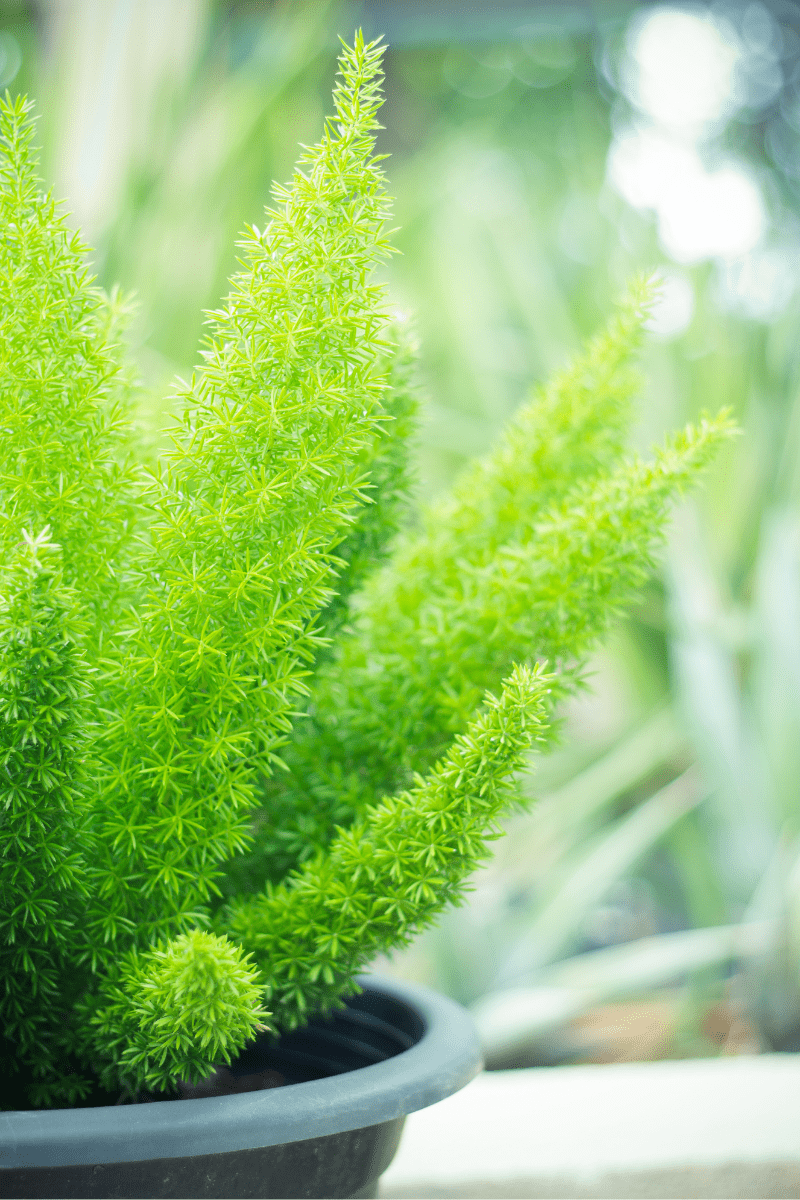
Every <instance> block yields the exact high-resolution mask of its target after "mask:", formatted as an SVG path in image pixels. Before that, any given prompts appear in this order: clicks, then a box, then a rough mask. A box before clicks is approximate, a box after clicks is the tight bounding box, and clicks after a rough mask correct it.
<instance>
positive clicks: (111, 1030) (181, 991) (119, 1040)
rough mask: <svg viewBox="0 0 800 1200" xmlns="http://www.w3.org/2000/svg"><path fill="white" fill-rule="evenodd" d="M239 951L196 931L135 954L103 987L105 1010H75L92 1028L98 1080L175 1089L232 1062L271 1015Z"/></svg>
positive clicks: (85, 1007)
mask: <svg viewBox="0 0 800 1200" xmlns="http://www.w3.org/2000/svg"><path fill="white" fill-rule="evenodd" d="M249 957H250V956H249V955H245V954H244V953H243V951H242V950H241V948H240V947H239V946H234V945H232V944H231V943H230V942H228V941H225V940H223V939H221V938H217V937H215V936H214V935H213V934H211V933H206V932H204V931H203V930H200V929H193V930H191V931H190V932H189V933H185V934H182V935H181V936H180V937H177V938H174V939H173V940H172V941H171V942H168V943H166V944H163V943H159V944H158V945H157V946H156V947H154V948H153V949H151V950H150V951H149V952H148V953H146V954H141V953H139V952H138V951H137V950H135V949H134V950H132V951H130V953H129V954H128V955H127V956H126V961H125V962H124V963H123V964H122V965H121V966H120V967H119V969H118V970H116V971H115V972H113V974H112V975H111V977H110V978H109V979H108V980H106V982H105V984H104V986H103V1001H104V1002H105V1003H104V1007H102V1008H95V1011H92V1008H93V1007H94V1006H91V1005H80V1004H79V1005H78V1011H79V1012H80V1013H81V1015H83V1016H84V1017H85V1018H87V1023H88V1024H89V1025H90V1026H91V1040H92V1041H93V1042H94V1044H95V1047H96V1054H97V1056H98V1058H99V1060H100V1061H103V1062H104V1065H103V1069H102V1071H101V1073H100V1080H101V1083H103V1084H104V1085H105V1086H106V1087H107V1088H109V1089H113V1088H114V1086H115V1085H118V1083H119V1082H122V1083H123V1084H124V1085H125V1086H126V1087H127V1088H128V1089H129V1090H130V1092H131V1093H135V1092H136V1091H138V1090H139V1089H140V1088H148V1089H152V1090H154V1091H170V1090H172V1089H174V1085H175V1081H176V1080H178V1079H182V1080H185V1081H186V1082H188V1083H197V1082H198V1081H199V1080H200V1079H202V1078H203V1077H204V1076H206V1075H207V1074H208V1065H209V1063H213V1062H219V1061H220V1060H228V1059H230V1058H231V1057H232V1056H233V1055H234V1054H235V1053H236V1051H237V1050H239V1049H240V1048H241V1047H242V1046H243V1045H244V1044H245V1043H246V1042H248V1041H250V1040H251V1039H252V1038H253V1037H254V1036H255V1034H256V1033H257V1032H260V1031H264V1030H266V1029H267V1028H268V1026H267V1025H265V1024H264V1021H265V1020H266V1018H267V1017H268V1016H269V1015H270V1014H269V1013H268V1012H267V1010H266V1009H264V1008H263V1007H262V1006H261V1003H260V1001H261V997H262V995H263V991H264V989H263V985H262V983H261V980H260V978H259V975H258V973H257V971H256V970H255V969H254V968H253V967H252V966H250V965H249V963H248V959H249Z"/></svg>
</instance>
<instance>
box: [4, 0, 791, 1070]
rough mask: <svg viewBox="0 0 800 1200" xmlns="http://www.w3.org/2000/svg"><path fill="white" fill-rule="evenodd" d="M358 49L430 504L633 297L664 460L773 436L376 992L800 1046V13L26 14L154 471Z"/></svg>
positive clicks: (611, 1044)
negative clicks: (380, 97)
mask: <svg viewBox="0 0 800 1200" xmlns="http://www.w3.org/2000/svg"><path fill="white" fill-rule="evenodd" d="M358 25H363V27H364V29H365V32H367V33H368V34H370V35H373V36H376V35H379V34H383V35H385V37H386V40H387V42H388V45H389V49H388V53H387V59H386V68H387V81H386V97H387V100H386V105H385V108H384V110H383V120H384V124H385V130H384V132H383V134H382V142H383V145H382V147H381V148H382V149H383V150H385V151H386V152H388V153H390V154H391V159H390V160H389V163H388V172H389V175H390V180H391V190H392V192H393V194H394V195H395V196H396V197H397V203H396V216H397V224H398V226H399V232H398V234H397V244H398V245H399V247H400V249H401V251H402V254H401V255H399V256H397V257H396V258H395V259H394V260H393V261H392V263H391V264H390V266H389V268H388V269H387V279H388V283H389V286H390V290H391V296H392V300H393V303H394V304H395V306H396V307H397V308H398V309H400V310H402V311H405V312H409V313H412V314H413V315H414V320H415V322H416V326H417V330H418V333H419V338H420V345H421V363H420V383H421V387H422V391H423V396H424V404H423V414H424V415H423V424H422V428H421V431H420V436H419V445H418V477H419V489H420V492H421V493H422V494H425V495H430V494H432V493H434V492H435V491H436V490H438V489H440V488H441V487H443V486H445V485H446V484H447V483H448V481H449V480H450V479H452V477H453V475H454V474H455V473H456V472H457V471H458V469H459V467H460V466H461V464H462V463H463V462H464V461H465V460H466V459H467V458H468V457H469V456H470V455H472V454H474V453H480V452H481V451H482V450H483V449H484V448H485V447H486V446H487V445H488V444H489V443H490V442H491V440H492V438H493V437H494V435H495V433H496V431H497V429H498V428H499V426H500V425H501V424H502V422H503V421H504V420H505V418H506V417H507V416H508V415H509V413H511V412H512V411H513V409H514V408H515V406H516V405H517V403H518V402H519V400H520V399H521V398H522V396H523V395H524V394H525V393H526V391H527V390H528V388H529V387H530V386H531V384H532V383H533V382H535V381H536V380H538V379H541V378H542V377H543V376H544V375H546V374H547V373H548V372H549V371H550V370H551V369H552V368H554V367H557V366H559V365H561V364H563V363H564V362H565V360H566V359H568V358H569V356H570V355H571V354H572V353H573V352H574V351H575V350H576V349H577V348H578V347H579V345H580V343H581V341H582V339H583V338H584V337H585V336H586V335H587V334H590V333H591V332H593V331H594V330H595V329H596V328H597V327H598V326H599V325H600V324H602V322H603V321H604V320H605V318H606V316H607V314H608V313H609V311H610V308H611V305H612V304H613V301H614V298H615V297H616V296H618V295H619V293H620V292H621V291H622V289H623V287H624V284H625V281H626V279H628V278H629V277H630V276H631V274H633V273H634V272H636V271H641V270H657V271H658V272H659V273H660V277H661V293H660V299H659V301H658V303H657V304H656V307H655V309H654V313H653V318H652V320H651V323H650V324H651V332H650V334H649V336H648V341H647V345H646V347H645V351H644V354H643V363H642V366H643V375H644V378H645V380H646V382H645V384H644V385H643V389H642V405H641V413H640V420H639V425H638V427H637V429H636V432H635V437H634V442H635V444H636V447H637V448H646V447H647V446H648V445H649V444H650V443H652V442H653V441H654V440H655V439H657V438H658V437H659V436H660V435H661V433H662V432H663V431H664V430H665V429H667V428H669V427H671V426H674V425H675V424H676V423H680V422H683V421H685V420H687V419H691V418H693V417H695V416H696V415H697V414H698V413H699V412H700V411H701V410H702V409H704V408H708V409H711V410H714V409H716V408H717V407H719V406H721V405H730V406H731V407H732V408H733V409H734V412H735V413H736V416H737V418H738V420H739V422H740V423H741V425H742V427H743V430H744V434H743V436H742V437H741V438H740V439H739V440H738V442H737V443H736V444H735V445H733V446H732V447H731V448H730V449H729V450H727V451H726V453H725V455H724V458H723V460H722V461H720V462H719V464H718V466H717V467H716V469H715V470H714V472H713V473H712V475H711V476H710V478H709V481H708V485H707V486H706V488H705V489H704V491H703V492H702V493H701V494H700V495H698V496H696V497H694V498H693V499H692V500H691V501H689V502H687V503H686V504H685V505H684V506H683V507H682V508H681V510H680V512H679V513H678V514H677V515H676V520H675V523H674V530H673V536H672V537H671V540H670V546H669V551H668V554H667V558H666V562H665V566H664V568H663V570H662V572H661V573H660V575H659V576H658V577H657V578H655V579H653V581H652V582H651V584H650V585H649V586H648V587H647V589H646V590H645V593H644V595H643V598H642V603H641V604H640V606H639V607H638V608H637V609H636V611H635V612H634V613H633V615H632V616H631V617H630V618H628V619H627V620H625V621H624V622H623V623H621V624H620V626H619V627H618V629H617V630H616V632H615V634H614V636H613V638H612V639H611V641H610V643H609V645H608V646H607V648H606V649H605V650H604V651H603V652H602V653H601V654H599V655H598V656H597V659H596V661H595V662H594V664H593V671H594V674H593V689H592V691H591V692H589V693H587V694H586V695H585V696H583V697H581V698H580V699H579V700H577V701H575V702H574V703H573V704H572V705H571V706H570V708H569V709H568V711H567V712H566V713H565V717H564V737H563V743H562V745H561V747H560V748H559V749H558V750H557V751H556V752H555V753H554V754H552V755H551V756H550V757H549V758H547V759H545V760H543V761H542V762H541V763H539V764H537V766H536V769H535V772H533V773H532V775H531V777H530V778H526V779H525V780H524V781H523V789H524V790H525V791H526V793H528V794H529V795H531V796H533V795H536V796H537V797H539V803H538V805H537V806H536V807H534V808H533V809H532V810H531V812H530V813H528V814H523V813H520V814H516V815H515V816H513V817H511V818H510V819H509V822H508V827H509V831H510V834H511V836H509V837H508V838H506V839H504V840H503V841H501V842H499V843H498V850H497V855H496V858H495V860H494V861H493V863H492V864H490V866H489V867H487V868H486V869H485V870H484V871H482V872H481V873H480V874H479V875H478V876H477V877H476V879H475V890H474V892H473V894H472V898H471V900H470V902H469V904H468V905H466V906H465V907H464V908H462V909H460V910H457V911H455V912H452V913H450V914H448V915H447V916H446V917H445V918H444V919H443V920H442V921H441V923H440V925H439V927H438V928H437V929H436V930H433V931H431V932H429V933H427V934H426V935H425V936H423V937H422V938H420V939H419V940H418V942H417V943H416V944H415V945H414V946H413V947H412V948H410V949H409V950H408V951H407V952H405V953H404V954H403V955H399V956H397V957H396V958H394V959H393V960H392V961H391V962H385V963H381V964H379V965H380V966H381V967H382V968H383V969H385V970H389V971H393V972H396V973H398V974H402V975H405V976H406V977H408V978H412V979H417V980H420V981H423V982H426V983H430V984H433V985H435V986H438V987H440V988H442V989H444V990H445V991H447V992H449V993H450V994H451V995H454V996H455V997H457V998H458V999H460V1000H462V1001H463V1002H465V1003H468V1004H472V1005H473V1006H474V1007H475V1012H476V1015H477V1017H478V1020H479V1024H480V1026H481V1029H482V1032H483V1036H484V1041H485V1046H486V1053H487V1060H488V1062H489V1065H493V1066H504V1065H523V1064H526V1063H554V1062H560V1061H579V1060H585V1059H587V1058H589V1059H593V1058H594V1059H600V1060H602V1059H608V1058H614V1057H617V1058H618V1057H640V1056H650V1057H658V1056H669V1055H679V1054H710V1053H719V1052H723V1053H731V1052H736V1051H739V1050H742V1049H758V1048H766V1047H769V1046H775V1047H778V1048H784V1049H798V1048H800V982H799V981H800V865H799V864H800V857H799V856H798V847H799V846H800V843H799V842H798V838H800V803H798V789H800V523H799V522H798V501H800V396H799V393H798V346H800V342H799V341H798V336H797V334H798V328H799V323H798V319H799V318H800V289H798V286H797V283H798V266H799V265H800V220H799V219H798V198H799V197H800V153H798V151H800V9H799V8H798V7H797V6H796V4H794V3H789V2H788V0H786V2H784V0H769V2H768V0H762V2H757V3H753V2H747V0H724V2H719V3H712V4H707V3H693V4H689V5H665V4H634V3H597V4H577V3H576V4H570V3H562V4H558V5H552V4H549V5H548V4H537V3H531V2H527V3H524V2H522V0H517V2H512V0H507V2H506V3H504V4H503V5H500V6H498V5H495V4H490V3H488V2H485V3H484V2H479V0H472V3H469V4H467V3H459V4H456V3H450V4H448V3H445V2H444V0H443V2H441V3H436V4H432V3H422V2H417V0H374V2H372V3H362V4H356V3H345V2H343V0H342V2H336V0H283V2H281V0H276V2H273V3H270V2H266V0H40V2H39V3H34V2H32V0H27V2H26V0H17V2H13V0H0V85H2V86H8V87H10V88H11V89H12V90H23V91H26V92H28V93H29V94H31V95H33V96H34V97H35V98H36V100H37V102H38V107H39V111H40V112H41V114H42V120H41V139H42V145H43V155H44V158H43V161H44V170H45V175H46V178H47V180H48V182H50V183H52V184H53V185H54V188H55V190H56V193H57V194H58V195H59V196H64V197H67V198H68V207H69V209H70V211H71V212H72V213H73V220H74V222H75V224H76V225H77V226H79V227H81V228H82V229H83V231H84V235H85V237H86V239H87V241H88V242H89V243H90V244H91V245H92V246H93V247H94V248H95V249H94V250H93V253H92V261H93V263H94V268H95V270H96V272H97V274H98V276H99V279H100V281H101V282H102V283H103V284H104V285H106V286H111V285H112V284H114V283H116V282H119V283H120V284H121V285H122V287H123V288H124V289H125V290H127V291H131V292H133V293H135V295H136V299H137V315H136V317H135V320H134V323H133V327H132V330H131V342H132V350H133V353H134V355H135V358H136V361H137V362H138V364H139V370H140V373H141V377H142V381H143V385H144V392H143V396H144V399H143V402H142V406H141V411H140V413H139V422H140V426H141V431H142V434H143V437H144V439H145V441H146V444H147V446H148V448H149V452H150V453H151V454H152V455H156V454H157V453H158V449H159V446H160V445H161V444H162V439H163V433H162V430H163V428H164V425H165V423H166V421H167V420H168V417H169V413H170V406H171V400H170V396H171V381H172V379H173V378H174V376H175V375H176V374H179V375H185V374H187V373H188V372H190V371H191V368H192V364H193V362H194V361H195V360H196V357H197V350H198V342H199V339H200V337H201V336H202V320H203V318H202V311H203V310H204V309H209V308H212V307H213V306H214V305H215V304H216V303H217V302H218V300H219V299H220V296H221V295H222V294H223V293H224V289H225V280H226V278H227V276H228V274H229V273H230V271H231V269H232V268H233V266H234V263H235V250H234V242H235V238H236V236H237V233H238V231H239V230H240V229H241V228H242V226H243V224H244V223H245V222H246V221H250V222H255V223H259V222H260V220H261V214H262V209H263V205H264V204H265V203H266V202H268V200H269V188H270V184H271V181H272V180H274V179H277V180H279V181H280V180H284V179H286V178H287V177H288V175H289V173H290V171H291V168H292V164H293V161H294V157H295V151H296V146H297V143H298V142H309V141H313V140H315V138H316V137H317V135H318V131H319V128H320V123H321V118H322V116H323V114H324V112H325V111H326V106H327V103H328V97H329V93H330V85H331V78H332V72H333V65H334V60H335V56H336V51H337V42H336V34H337V33H341V34H342V35H343V36H344V37H349V36H350V35H351V34H352V31H353V29H354V28H355V27H356V26H358Z"/></svg>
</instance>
